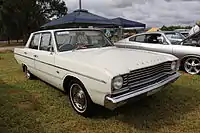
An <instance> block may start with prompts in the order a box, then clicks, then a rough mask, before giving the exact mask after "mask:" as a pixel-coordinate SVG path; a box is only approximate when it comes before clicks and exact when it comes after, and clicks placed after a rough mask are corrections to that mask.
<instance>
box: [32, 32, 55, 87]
mask: <svg viewBox="0 0 200 133" xmlns="http://www.w3.org/2000/svg"><path fill="white" fill-rule="evenodd" d="M54 65H55V53H54V47H53V41H52V35H51V33H50V32H47V33H42V35H41V42H40V46H39V51H38V52H37V54H36V60H35V67H36V69H37V71H38V75H39V77H40V78H41V79H43V80H44V81H46V82H48V83H50V84H52V85H54V86H56V87H58V85H57V84H58V82H57V80H58V77H57V76H56V75H57V73H56V68H55V66H54Z"/></svg>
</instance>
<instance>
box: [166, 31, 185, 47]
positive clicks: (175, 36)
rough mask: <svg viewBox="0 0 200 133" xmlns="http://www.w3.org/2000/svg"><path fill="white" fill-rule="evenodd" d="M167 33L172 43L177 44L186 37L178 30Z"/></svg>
mask: <svg viewBox="0 0 200 133" xmlns="http://www.w3.org/2000/svg"><path fill="white" fill-rule="evenodd" d="M165 35H166V37H167V38H168V40H169V41H170V42H171V43H172V44H177V42H181V41H182V40H183V39H184V36H183V35H181V34H180V33H178V32H170V33H165Z"/></svg>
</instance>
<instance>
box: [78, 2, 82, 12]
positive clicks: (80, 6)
mask: <svg viewBox="0 0 200 133" xmlns="http://www.w3.org/2000/svg"><path fill="white" fill-rule="evenodd" d="M81 4H82V3H81V0H79V9H80V10H81V9H82V5H81Z"/></svg>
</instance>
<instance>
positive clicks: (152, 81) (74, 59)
mask: <svg viewBox="0 0 200 133" xmlns="http://www.w3.org/2000/svg"><path fill="white" fill-rule="evenodd" d="M165 34H168V33H165ZM172 36H175V37H176V36H177V35H176V34H175V35H172ZM172 36H171V37H172ZM167 39H169V38H167V37H166V36H164V33H161V34H159V33H152V34H140V35H136V36H133V37H130V38H128V39H126V40H125V41H120V43H119V45H120V46H119V47H118V46H115V45H114V44H113V43H112V42H111V41H110V40H109V39H107V38H106V37H105V35H104V34H103V33H102V32H101V31H99V30H95V29H56V30H44V31H38V32H34V33H32V34H31V35H30V38H29V40H28V42H27V44H26V46H25V48H16V49H15V50H14V56H15V59H16V60H17V62H18V63H19V64H20V65H21V67H22V69H23V71H24V72H25V75H26V77H27V79H32V78H33V77H34V76H36V77H38V78H40V79H42V80H44V81H45V82H47V83H49V84H51V85H53V86H55V87H57V88H59V89H61V90H63V91H65V92H66V93H67V94H68V95H69V100H70V102H71V105H72V107H73V108H74V110H75V111H76V112H77V113H78V114H81V115H83V116H89V115H91V114H92V113H93V112H95V110H94V109H93V108H94V106H93V105H94V104H98V105H102V106H104V107H106V108H109V109H115V108H117V107H120V106H122V105H124V104H126V103H127V102H129V101H131V100H134V99H135V98H141V97H144V96H150V95H153V94H155V93H156V92H158V91H160V90H162V89H164V87H165V86H166V85H168V84H170V83H173V82H174V81H176V80H177V79H178V78H179V77H180V73H179V72H177V71H178V69H179V60H178V58H177V57H175V56H173V55H171V54H173V53H176V51H177V52H178V48H179V47H180V48H181V47H182V48H183V46H181V45H184V44H185V43H186V42H185V40H184V41H183V42H182V43H181V44H180V45H173V44H171V43H170V42H169V41H167ZM178 39H181V38H178ZM145 40H147V42H145ZM148 41H152V42H148ZM157 41H158V42H157ZM121 46H126V47H127V46H128V48H123V47H121ZM129 46H130V48H134V49H129ZM132 46H133V47H132ZM173 46H177V49H176V48H175V47H173ZM186 47H187V48H185V49H186V50H187V49H188V50H189V49H190V51H191V52H193V53H195V52H197V51H198V50H196V51H195V49H197V48H194V49H192V48H193V47H191V46H186ZM148 48H151V49H150V50H153V51H160V49H162V50H163V51H164V52H166V53H170V54H165V53H158V52H153V51H145V50H149V49H148ZM185 49H182V52H178V53H179V54H178V55H179V56H180V57H186V56H184V53H185ZM191 49H192V50H191ZM194 51H195V52H194ZM185 55H187V54H185ZM179 56H178V57H179ZM187 57H188V58H184V59H186V60H187V61H186V63H185V64H186V65H188V66H189V65H190V63H191V66H192V68H194V67H195V70H196V67H197V66H198V64H196V62H195V61H196V59H198V58H197V57H196V56H187ZM189 59H190V60H192V62H190V60H189ZM194 63H195V66H194ZM188 69H189V68H188ZM198 70H199V69H198Z"/></svg>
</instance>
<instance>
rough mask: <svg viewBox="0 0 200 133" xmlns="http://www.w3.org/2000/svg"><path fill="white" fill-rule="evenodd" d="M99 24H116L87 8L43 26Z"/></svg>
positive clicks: (86, 25) (63, 26)
mask: <svg viewBox="0 0 200 133" xmlns="http://www.w3.org/2000/svg"><path fill="white" fill-rule="evenodd" d="M99 25H104V26H115V25H116V24H115V22H113V21H111V20H109V19H107V18H104V17H101V16H98V15H95V14H92V13H90V12H88V11H87V10H83V9H79V10H76V11H74V12H72V13H70V14H68V15H66V16H64V17H62V18H59V19H57V20H53V21H51V22H49V23H47V24H45V25H43V26H42V27H41V28H48V27H51V28H52V27H56V28H58V27H59V28H60V27H62V28H67V27H88V26H99Z"/></svg>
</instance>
